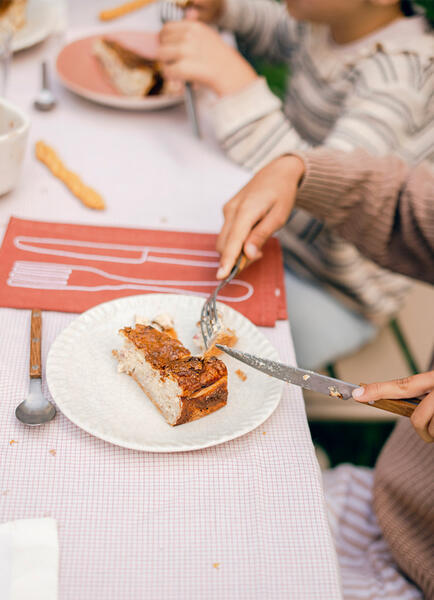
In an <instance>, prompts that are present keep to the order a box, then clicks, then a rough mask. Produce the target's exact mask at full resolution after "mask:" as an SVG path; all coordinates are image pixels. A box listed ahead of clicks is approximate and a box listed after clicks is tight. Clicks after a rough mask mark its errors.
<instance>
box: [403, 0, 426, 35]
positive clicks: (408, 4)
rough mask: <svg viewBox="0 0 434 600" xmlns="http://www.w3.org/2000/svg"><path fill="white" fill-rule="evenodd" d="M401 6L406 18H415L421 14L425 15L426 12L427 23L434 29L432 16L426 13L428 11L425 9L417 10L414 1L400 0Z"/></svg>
mask: <svg viewBox="0 0 434 600" xmlns="http://www.w3.org/2000/svg"><path fill="white" fill-rule="evenodd" d="M399 6H400V8H401V12H402V13H403V15H404V16H405V17H413V16H414V15H418V14H421V13H422V14H424V12H425V19H426V21H427V22H428V24H429V25H430V27H431V29H432V28H433V27H434V20H433V19H432V18H430V16H429V15H428V14H427V13H426V11H424V10H423V8H421V7H418V8H415V7H414V2H413V0H399Z"/></svg>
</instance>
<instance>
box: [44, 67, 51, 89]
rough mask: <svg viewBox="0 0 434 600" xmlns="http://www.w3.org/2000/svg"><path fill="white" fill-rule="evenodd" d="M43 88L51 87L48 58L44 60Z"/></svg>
mask: <svg viewBox="0 0 434 600" xmlns="http://www.w3.org/2000/svg"><path fill="white" fill-rule="evenodd" d="M42 89H43V90H49V89H50V85H49V83H48V63H47V61H46V60H44V61H43V62H42Z"/></svg>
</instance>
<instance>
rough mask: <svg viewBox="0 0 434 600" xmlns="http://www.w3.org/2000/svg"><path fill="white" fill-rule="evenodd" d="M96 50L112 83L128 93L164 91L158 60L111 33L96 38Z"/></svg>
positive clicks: (96, 54)
mask: <svg viewBox="0 0 434 600" xmlns="http://www.w3.org/2000/svg"><path fill="white" fill-rule="evenodd" d="M93 52H94V54H95V56H96V57H97V58H98V60H99V61H100V63H101V65H102V66H103V68H104V70H105V72H106V73H107V75H108V76H109V78H110V81H111V83H112V84H113V85H114V87H115V88H116V89H117V90H118V91H119V92H120V93H121V94H123V95H124V96H131V97H143V96H150V95H155V94H158V93H160V92H161V91H162V88H163V83H164V81H163V77H162V75H161V71H160V68H159V66H158V64H157V62H156V61H155V60H152V59H149V58H146V57H144V56H142V55H141V54H138V53H137V52H134V51H133V50H132V49H131V48H127V47H126V46H125V45H123V44H121V43H120V42H118V41H116V40H114V39H110V38H107V37H104V38H99V39H97V40H96V41H95V43H94V47H93Z"/></svg>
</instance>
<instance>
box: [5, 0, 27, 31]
mask: <svg viewBox="0 0 434 600" xmlns="http://www.w3.org/2000/svg"><path fill="white" fill-rule="evenodd" d="M26 12H27V0H0V23H3V22H7V23H8V24H9V25H10V26H11V27H12V29H13V30H14V31H17V30H18V29H21V28H22V27H24V25H25V24H26Z"/></svg>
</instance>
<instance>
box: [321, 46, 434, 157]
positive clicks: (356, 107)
mask: <svg viewBox="0 0 434 600" xmlns="http://www.w3.org/2000/svg"><path fill="white" fill-rule="evenodd" d="M353 75H354V77H355V82H354V87H353V91H352V93H351V94H349V95H348V97H347V99H346V102H345V104H344V106H343V112H342V114H341V116H340V118H339V119H338V121H337V122H336V124H335V126H334V127H333V129H332V130H331V132H330V133H329V135H328V136H327V138H326V140H325V142H324V145H325V146H328V147H330V148H335V149H339V150H345V151H349V150H352V149H354V148H355V147H361V148H365V149H366V150H368V151H369V152H371V153H372V154H377V155H384V154H387V153H390V152H394V151H399V152H400V153H401V154H404V155H405V154H406V153H407V155H408V161H409V162H419V161H420V160H422V159H424V158H427V157H428V156H429V155H430V154H431V153H432V152H433V150H434V137H433V135H434V130H433V126H432V121H433V117H434V114H433V106H432V94H431V99H430V95H429V94H427V93H426V91H427V85H430V86H431V89H434V78H433V77H432V74H431V75H430V76H429V77H427V76H426V73H424V70H423V68H422V65H421V62H420V61H419V60H418V57H417V56H416V55H412V54H410V53H402V54H399V55H389V54H387V53H385V52H382V51H378V52H376V53H375V54H374V55H373V56H371V57H369V58H368V59H365V60H364V61H363V63H361V64H360V65H359V67H358V68H357V69H356V71H355V72H354V73H353Z"/></svg>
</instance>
